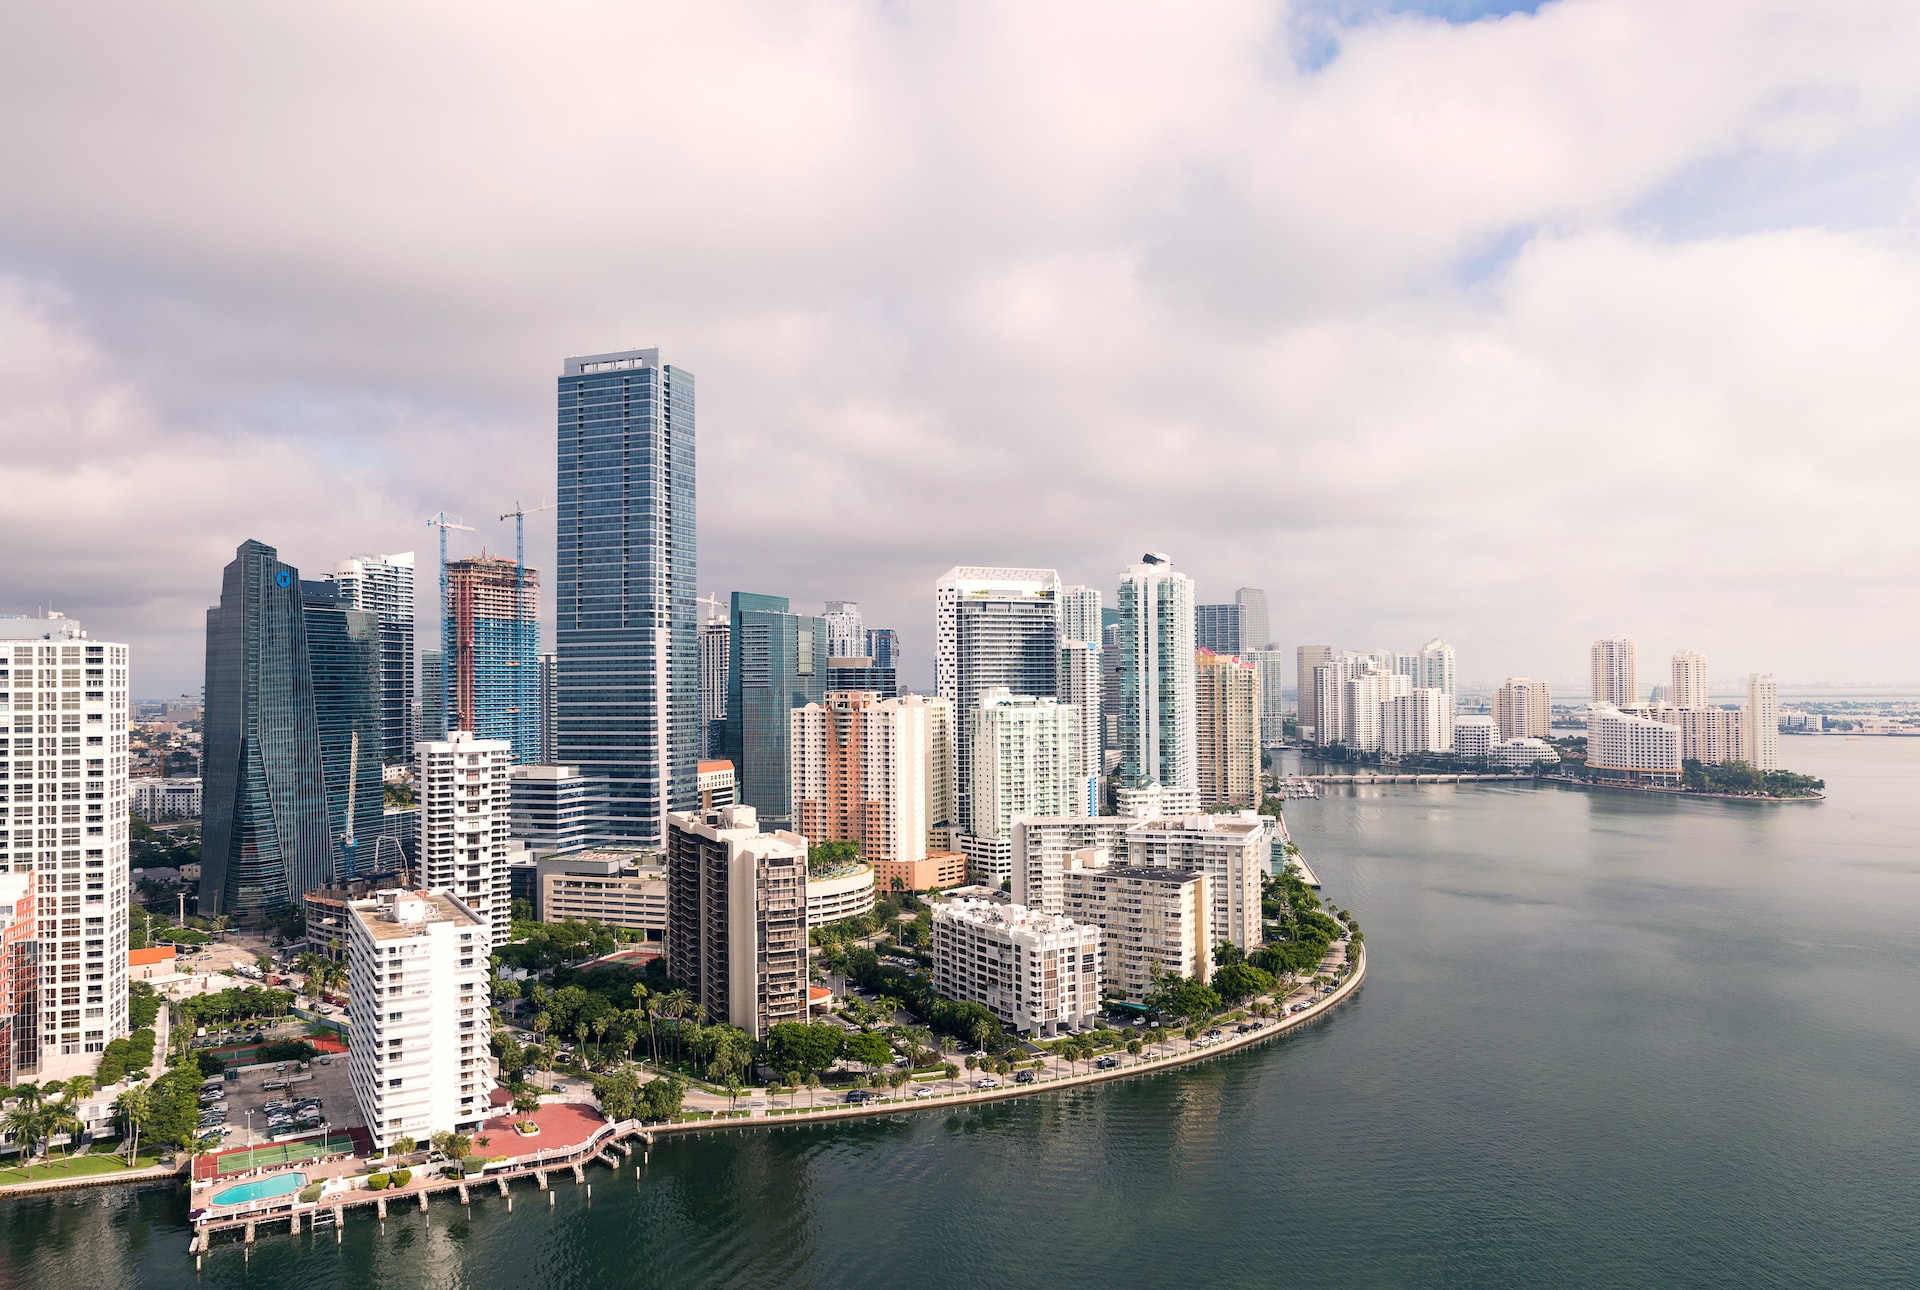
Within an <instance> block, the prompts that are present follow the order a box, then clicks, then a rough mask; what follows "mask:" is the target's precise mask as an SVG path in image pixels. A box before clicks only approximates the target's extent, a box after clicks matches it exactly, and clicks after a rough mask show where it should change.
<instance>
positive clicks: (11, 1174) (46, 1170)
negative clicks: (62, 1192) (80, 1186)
mask: <svg viewBox="0 0 1920 1290" xmlns="http://www.w3.org/2000/svg"><path fill="white" fill-rule="evenodd" d="M159 1163H160V1158H159V1157H158V1156H149V1155H142V1156H141V1157H140V1160H139V1163H138V1165H137V1166H136V1167H137V1168H141V1169H145V1168H146V1167H147V1166H149V1165H156V1164H159ZM126 1168H127V1166H126V1162H125V1161H123V1160H121V1159H120V1157H118V1156H113V1155H86V1156H81V1157H79V1158H78V1159H74V1160H59V1159H55V1160H49V1161H44V1162H42V1163H41V1164H37V1165H33V1166H30V1167H28V1168H26V1169H21V1168H19V1167H18V1166H15V1167H14V1168H12V1169H0V1187H4V1186H6V1185H7V1184H8V1183H22V1182H46V1181H48V1180H50V1179H56V1178H84V1177H87V1176H88V1175H90V1174H117V1173H125V1172H126Z"/></svg>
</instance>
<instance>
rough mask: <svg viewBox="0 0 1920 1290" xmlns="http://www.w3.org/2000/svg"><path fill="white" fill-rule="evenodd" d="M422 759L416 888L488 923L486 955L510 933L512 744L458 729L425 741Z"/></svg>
mask: <svg viewBox="0 0 1920 1290" xmlns="http://www.w3.org/2000/svg"><path fill="white" fill-rule="evenodd" d="M416 752H417V754H418V756H419V758H420V875H421V886H422V887H424V888H425V889H427V890H429V891H444V892H446V893H447V894H448V895H451V896H453V897H454V898H455V899H457V900H459V901H460V902H461V903H462V904H463V905H465V906H466V907H467V908H468V909H470V910H472V911H473V912H474V913H475V914H477V915H479V917H480V918H481V919H482V920H483V921H484V922H485V923H486V924H487V928H488V943H487V946H486V949H487V952H488V953H491V952H492V951H493V949H494V947H495V946H498V945H504V944H506V942H507V938H508V936H509V935H510V934H511V932H512V930H513V898H512V892H511V890H510V886H511V882H510V878H509V876H508V874H507V840H508V839H509V838H510V837H511V836H512V833H513V824H512V821H513V816H512V802H513V790H512V784H511V781H510V779H509V771H510V769H511V767H512V765H513V745H512V744H510V743H508V742H507V741H506V740H504V739H476V738H474V737H473V736H472V735H470V734H468V733H467V732H466V731H464V730H453V731H449V732H448V734H447V737H446V738H445V739H441V740H423V741H422V742H421V743H420V744H419V746H418V748H417V749H416Z"/></svg>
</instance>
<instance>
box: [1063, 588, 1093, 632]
mask: <svg viewBox="0 0 1920 1290" xmlns="http://www.w3.org/2000/svg"><path fill="white" fill-rule="evenodd" d="M1060 639H1061V640H1063V641H1091V642H1092V643H1093V644H1095V645H1098V644H1099V643H1100V589H1099V588H1098V587H1062V588H1061V589H1060Z"/></svg>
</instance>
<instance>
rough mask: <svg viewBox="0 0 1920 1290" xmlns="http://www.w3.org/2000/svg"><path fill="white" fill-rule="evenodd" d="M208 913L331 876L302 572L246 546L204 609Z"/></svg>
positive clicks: (294, 894)
mask: <svg viewBox="0 0 1920 1290" xmlns="http://www.w3.org/2000/svg"><path fill="white" fill-rule="evenodd" d="M205 727H206V733H205V740H206V744H205V754H204V781H205V782H204V785H203V800H202V835H203V836H202V842H201V848H200V861H201V867H200V912H201V913H202V914H206V915H209V916H211V915H217V914H228V915H232V916H234V917H236V918H243V919H245V918H255V917H258V916H260V915H262V914H265V913H267V912H268V911H270V910H273V909H277V908H279V907H280V906H282V905H285V904H289V903H291V902H293V901H296V900H299V899H300V897H301V896H302V895H304V894H305V893H306V892H309V891H312V890H313V889H315V888H317V887H324V886H326V885H328V884H329V883H330V882H332V881H333V878H334V865H333V848H332V846H331V844H330V842H329V839H328V820H327V785H326V779H325V774H324V771H323V761H322V756H321V746H320V723H319V718H318V715H317V711H316V708H315V705H314V694H313V672H312V668H311V665H310V663H309V659H308V652H307V629H306V616H305V614H304V613H303V612H302V604H301V593H300V571H299V570H297V569H295V568H293V567H291V566H290V565H285V564H282V563H281V562H280V559H279V555H278V553H277V552H276V551H275V550H274V549H273V548H272V547H270V546H267V545H266V544H265V543H262V542H255V541H251V540H249V541H247V542H243V543H241V544H240V548H239V550H238V551H237V552H235V554H234V559H233V563H231V564H229V565H228V566H227V568H226V574H225V577H224V579H223V581H222V584H221V590H220V603H219V605H217V606H216V607H214V608H212V609H209V610H207V691H206V717H205Z"/></svg>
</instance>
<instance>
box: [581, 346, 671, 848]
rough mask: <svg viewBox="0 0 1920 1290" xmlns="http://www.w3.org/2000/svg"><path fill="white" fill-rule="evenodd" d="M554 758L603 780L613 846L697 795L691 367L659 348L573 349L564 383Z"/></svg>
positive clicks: (655, 838)
mask: <svg viewBox="0 0 1920 1290" xmlns="http://www.w3.org/2000/svg"><path fill="white" fill-rule="evenodd" d="M556 500H557V502H558V508H557V509H558V524H557V527H558V530H559V551H558V555H559V558H558V561H557V566H558V576H557V577H556V578H555V580H554V600H555V607H556V619H557V621H556V622H555V624H554V629H555V630H554V645H555V666H556V671H557V676H556V685H555V701H556V708H557V711H556V712H555V715H554V719H553V721H554V737H555V742H556V743H557V745H558V748H557V755H558V757H559V760H560V761H562V762H564V763H566V764H567V765H573V766H578V767H580V769H581V771H582V772H583V773H584V774H586V775H589V776H592V777H595V778H597V779H600V780H603V781H604V782H605V784H606V791H607V815H606V819H605V824H604V828H603V829H602V833H603V835H604V836H605V837H607V838H608V839H609V840H617V841H627V842H636V843H642V844H655V845H659V844H663V843H664V842H665V833H666V829H665V813H666V812H667V811H670V810H687V809H690V808H691V807H692V806H693V805H694V804H695V803H696V802H697V801H698V790H697V786H696V783H695V765H696V763H697V762H698V760H699V752H700V652H699V639H698V633H699V623H698V619H697V614H696V610H697V604H696V598H697V597H698V595H699V592H698V591H697V590H696V586H695V575H696V573H697V572H698V552H697V548H696V545H695V528H694V383H693V374H692V373H690V372H687V371H683V370H681V369H679V368H675V367H670V366H666V365H664V364H662V363H661V362H660V351H659V350H657V349H635V350H624V351H621V352H619V353H613V354H593V355H588V356H584V357H578V358H569V359H567V360H566V363H565V366H564V367H563V368H562V369H561V376H560V389H559V487H558V491H557V495H556Z"/></svg>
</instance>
